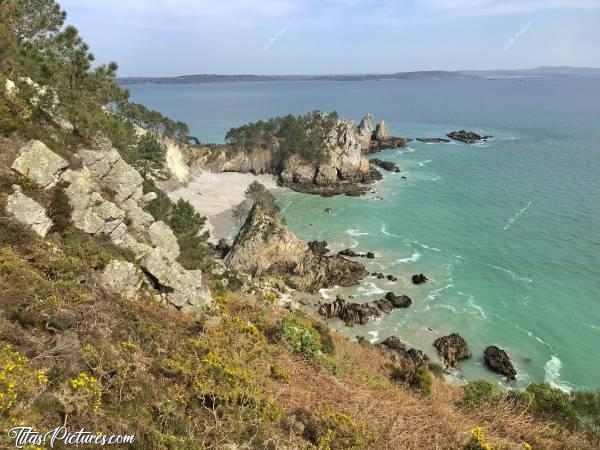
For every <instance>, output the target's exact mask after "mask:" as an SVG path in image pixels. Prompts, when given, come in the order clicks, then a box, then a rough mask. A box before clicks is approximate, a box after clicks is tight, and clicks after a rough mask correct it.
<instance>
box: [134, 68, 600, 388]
mask: <svg viewBox="0 0 600 450" xmlns="http://www.w3.org/2000/svg"><path fill="white" fill-rule="evenodd" d="M128 88H129V89H130V91H131V94H132V99H133V101H136V102H140V103H144V104H146V105H148V106H149V107H152V108H154V109H157V110H159V111H161V112H163V113H165V114H167V115H169V116H171V117H173V118H176V119H179V120H183V121H186V122H187V123H189V124H190V127H191V129H192V132H193V134H195V135H197V136H198V137H199V138H200V139H201V140H202V141H204V142H222V141H223V138H224V136H225V133H226V132H227V130H228V129H229V128H231V127H233V126H238V125H241V124H243V123H246V122H249V121H254V120H257V119H264V118H268V117H271V116H276V115H283V114H288V113H294V114H299V113H305V112H308V111H311V110H314V109H320V110H323V111H333V110H336V111H338V112H339V113H340V115H341V116H342V117H345V118H352V119H355V120H357V121H358V120H360V118H361V117H362V116H363V115H364V113H366V112H371V113H373V114H374V116H375V119H376V120H381V119H384V120H385V122H386V123H387V124H388V126H389V128H390V130H391V132H392V134H395V135H400V136H407V137H415V136H443V135H445V134H446V133H447V132H449V131H451V130H456V129H462V128H465V129H472V130H475V131H479V132H481V133H485V134H492V135H494V136H495V138H494V140H492V141H490V142H487V143H484V144H478V145H472V146H469V145H465V144H459V143H451V144H423V143H419V142H413V143H411V145H410V147H409V148H408V149H404V150H388V151H386V152H383V153H380V154H378V155H377V157H379V158H382V159H388V160H392V161H395V162H397V163H398V165H399V166H400V168H401V169H402V172H403V173H402V174H400V175H399V174H391V173H386V174H384V180H383V181H381V182H379V183H377V184H376V186H375V187H376V190H377V193H376V194H375V195H371V196H368V197H362V198H349V197H335V198H320V197H316V196H309V195H304V194H298V193H294V192H283V193H281V194H280V195H279V201H280V204H281V206H282V207H283V208H284V210H285V217H286V219H287V223H288V225H289V226H290V227H291V229H292V230H293V231H294V232H295V233H296V234H297V235H298V236H299V237H300V238H302V239H305V240H315V239H319V240H327V241H328V242H329V244H330V247H331V248H332V249H334V250H336V251H337V250H341V249H342V248H346V247H355V248H356V249H357V250H363V251H367V250H372V251H375V252H376V254H377V258H376V259H375V260H369V261H368V269H369V270H370V271H377V272H380V271H381V272H384V273H386V274H388V273H390V274H393V275H396V276H398V278H399V279H398V281H397V282H396V283H395V284H392V283H389V282H387V281H386V282H382V281H380V280H376V279H374V278H367V279H365V280H364V282H363V283H362V284H361V286H359V287H356V288H352V289H340V290H331V291H326V292H324V293H323V294H324V295H326V296H330V297H331V298H335V294H336V293H337V292H339V293H343V294H344V295H347V296H348V295H354V297H355V301H363V300H364V301H368V300H375V299H378V298H380V297H381V295H382V294H383V293H384V292H386V291H388V290H391V291H394V292H395V293H397V294H401V293H402V294H407V295H409V296H410V297H412V299H413V301H414V303H413V306H412V307H411V308H410V309H408V310H398V311H395V312H393V313H392V314H390V315H388V316H386V317H384V318H382V319H381V320H378V321H372V322H371V323H369V324H368V325H367V326H364V327H354V328H346V327H344V326H342V325H341V324H336V325H335V326H336V327H337V328H339V329H340V330H342V331H343V332H344V333H345V334H347V335H349V336H355V335H363V336H366V337H368V338H369V339H372V340H373V341H377V340H381V339H384V338H385V337H387V336H389V335H392V334H394V335H398V336H400V337H401V338H402V339H403V340H404V341H406V342H408V343H409V344H411V345H412V346H414V347H417V348H420V349H423V350H425V351H427V352H428V353H429V354H430V355H431V356H435V350H434V348H433V347H432V342H433V341H434V340H435V338H436V337H438V336H440V335H443V334H445V333H449V332H452V331H458V332H460V334H461V335H463V336H464V337H465V338H466V340H467V342H468V343H469V345H470V347H471V350H472V352H473V354H474V357H473V358H472V359H471V360H469V361H466V362H464V363H463V364H462V373H463V374H464V377H465V378H466V379H472V378H480V377H485V378H488V379H490V380H495V381H497V382H499V383H503V382H502V381H501V378H500V377H499V376H497V375H495V374H493V373H491V372H489V371H488V370H486V368H485V366H484V365H483V361H482V358H481V355H482V353H483V350H484V348H485V347H486V346H487V345H490V344H496V345H499V346H500V347H503V348H505V349H506V350H507V351H508V352H509V354H510V355H511V357H512V359H513V361H514V363H515V365H516V367H517V370H518V372H519V378H518V380H517V382H516V386H523V385H525V384H526V383H527V382H528V381H532V380H533V381H543V380H547V381H550V382H551V383H554V384H555V385H558V386H561V387H564V388H566V389H568V388H573V387H579V388H581V387H584V388H599V387H600V79H576V78H556V79H524V80H519V79H496V80H484V79H477V80H400V81H381V82H323V83H320V82H305V83H298V82H296V83H286V82H278V83H231V84H206V85H135V86H128ZM401 175H404V176H406V177H407V179H406V180H403V179H401ZM326 207H330V208H333V209H334V213H333V214H327V213H325V212H324V211H323V210H324V208H326ZM416 273H424V274H426V275H427V276H428V277H429V278H430V282H428V283H427V284H425V285H422V286H413V285H412V284H411V283H410V276H411V275H413V274H416Z"/></svg>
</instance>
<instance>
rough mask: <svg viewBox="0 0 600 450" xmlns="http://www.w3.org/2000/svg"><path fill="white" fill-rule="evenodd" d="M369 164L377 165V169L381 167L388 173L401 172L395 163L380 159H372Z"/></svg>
mask: <svg viewBox="0 0 600 450" xmlns="http://www.w3.org/2000/svg"><path fill="white" fill-rule="evenodd" d="M369 162H370V163H371V164H374V165H376V166H377V167H381V168H382V169H383V170H387V171H388V172H396V173H398V172H400V168H399V167H398V164H396V163H395V162H393V161H382V160H381V159H378V158H372V159H370V160H369Z"/></svg>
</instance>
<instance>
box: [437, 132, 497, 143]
mask: <svg viewBox="0 0 600 450" xmlns="http://www.w3.org/2000/svg"><path fill="white" fill-rule="evenodd" d="M446 136H448V137H449V138H451V139H454V140H456V141H461V142H465V143H467V144H475V143H477V142H480V141H487V140H488V139H491V138H492V137H493V136H482V135H480V134H477V133H475V132H473V131H465V130H460V131H452V132H451V133H448V134H447V135H446Z"/></svg>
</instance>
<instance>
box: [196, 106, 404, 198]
mask: <svg viewBox="0 0 600 450" xmlns="http://www.w3.org/2000/svg"><path fill="white" fill-rule="evenodd" d="M380 137H381V136H380V135H376V134H375V133H374V131H373V125H372V116H371V115H370V114H368V115H367V116H365V118H364V119H363V120H362V121H361V123H360V124H359V126H356V125H355V124H354V122H352V121H350V120H342V119H339V118H338V117H337V114H335V113H334V114H324V113H321V112H313V113H311V114H307V115H305V116H300V117H297V118H296V117H293V116H287V117H284V118H276V119H271V120H269V121H267V122H263V121H260V122H257V123H254V124H248V125H245V126H243V127H240V128H237V129H232V130H231V131H230V132H229V133H228V135H227V140H228V142H229V143H228V144H227V145H212V146H199V147H195V148H194V149H193V150H192V158H191V159H192V161H194V163H195V164H196V165H198V166H199V167H201V168H204V169H208V170H212V171H216V172H223V171H232V172H251V173H254V174H264V173H269V174H273V175H275V176H277V177H278V179H279V181H280V182H281V184H282V185H285V186H287V187H289V188H291V189H294V190H296V191H300V192H306V193H311V194H319V195H323V196H330V195H337V194H346V195H361V194H364V193H365V192H366V191H367V190H368V185H369V184H371V183H373V182H374V181H376V180H380V179H381V175H380V174H379V172H378V171H377V170H375V169H373V168H371V167H370V166H369V162H368V161H367V159H366V158H365V157H364V155H365V153H368V152H370V151H372V150H373V149H374V148H375V147H377V148H378V149H381V148H380V145H381V144H380V143H381V142H388V141H389V137H388V136H385V139H384V140H380ZM393 144H394V145H396V144H399V145H404V144H405V143H402V142H400V141H393Z"/></svg>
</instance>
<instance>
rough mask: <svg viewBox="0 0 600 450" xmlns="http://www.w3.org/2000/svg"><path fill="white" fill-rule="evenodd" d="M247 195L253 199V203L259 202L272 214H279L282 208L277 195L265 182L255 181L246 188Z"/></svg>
mask: <svg viewBox="0 0 600 450" xmlns="http://www.w3.org/2000/svg"><path fill="white" fill-rule="evenodd" d="M245 194H246V197H248V198H249V199H250V200H251V201H252V205H256V204H259V205H260V206H262V208H263V209H264V210H265V211H267V212H268V213H269V214H271V215H275V216H279V215H280V214H281V210H280V209H279V206H278V205H277V200H275V196H274V195H273V194H272V193H271V191H269V190H268V189H267V188H266V187H265V186H264V185H263V184H261V183H259V182H258V181H256V180H255V181H253V182H252V183H250V186H248V188H247V189H246V192H245Z"/></svg>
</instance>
